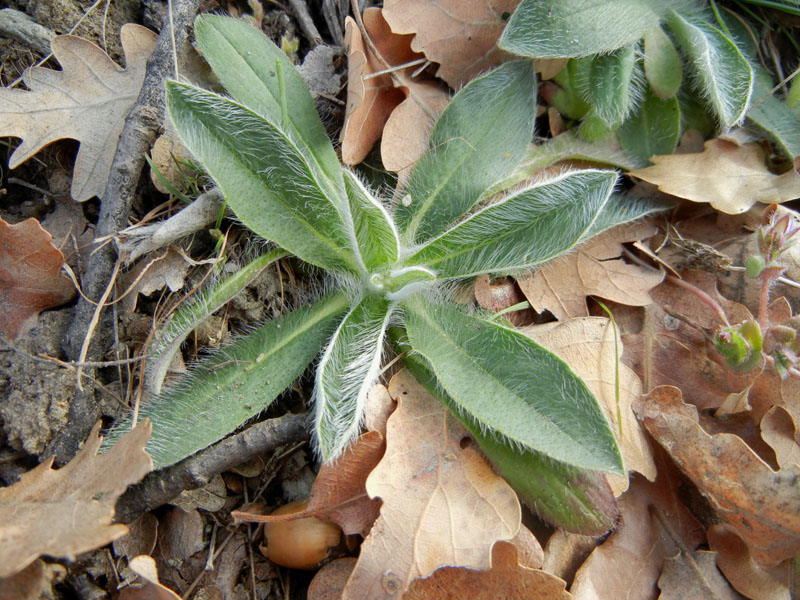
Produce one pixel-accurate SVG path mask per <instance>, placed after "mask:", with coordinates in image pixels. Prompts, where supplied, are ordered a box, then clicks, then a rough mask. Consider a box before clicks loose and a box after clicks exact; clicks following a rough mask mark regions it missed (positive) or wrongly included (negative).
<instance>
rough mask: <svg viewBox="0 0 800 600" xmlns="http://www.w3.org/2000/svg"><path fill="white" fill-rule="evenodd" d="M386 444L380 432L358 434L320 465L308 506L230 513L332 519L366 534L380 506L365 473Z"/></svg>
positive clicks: (257, 519)
mask: <svg viewBox="0 0 800 600" xmlns="http://www.w3.org/2000/svg"><path fill="white" fill-rule="evenodd" d="M376 387H377V386H376ZM385 447H386V446H385V442H384V438H383V434H381V433H380V432H378V431H368V432H366V433H364V434H362V435H360V436H359V437H358V439H357V440H356V441H355V442H354V443H353V444H351V445H350V446H349V447H348V448H347V449H346V450H345V451H344V453H343V454H342V455H341V456H340V457H339V458H338V459H336V461H335V462H332V463H325V464H323V465H322V467H320V470H319V473H318V474H317V478H316V479H315V480H314V484H313V486H312V487H311V495H310V497H309V501H308V506H307V507H306V509H305V510H303V511H300V512H292V513H284V514H279V515H261V514H256V513H249V512H245V511H238V510H235V511H232V512H231V515H232V516H233V517H234V518H235V519H236V520H237V521H241V522H252V523H275V522H278V521H295V520H297V519H304V518H306V517H316V518H318V519H325V520H327V521H333V522H334V523H336V524H337V525H338V526H339V527H340V528H341V529H342V531H343V532H344V533H345V534H347V535H353V534H360V535H363V536H366V535H367V534H368V533H369V530H370V528H371V527H372V524H373V523H374V522H375V519H377V518H378V512H379V510H380V506H381V503H380V500H376V499H374V498H370V497H369V495H368V494H367V490H366V481H367V476H368V475H369V474H370V472H371V471H372V470H373V469H374V468H375V467H376V466H377V464H378V463H379V461H380V460H381V458H382V457H383V453H384V450H385Z"/></svg>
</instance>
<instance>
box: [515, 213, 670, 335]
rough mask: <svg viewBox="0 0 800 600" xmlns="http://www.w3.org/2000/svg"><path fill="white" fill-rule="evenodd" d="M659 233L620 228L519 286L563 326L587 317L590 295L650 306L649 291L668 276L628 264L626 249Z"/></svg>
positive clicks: (522, 279)
mask: <svg viewBox="0 0 800 600" xmlns="http://www.w3.org/2000/svg"><path fill="white" fill-rule="evenodd" d="M655 231H656V229H655V227H653V226H652V225H648V224H647V223H635V224H632V225H624V226H622V227H615V228H614V229H611V230H609V231H607V232H605V233H602V234H600V235H598V236H597V237H595V238H594V239H592V240H591V241H590V242H588V243H586V244H583V245H581V246H579V247H578V248H577V249H576V250H575V252H571V253H570V254H567V255H566V256H565V257H563V258H561V259H559V260H555V261H552V262H550V263H548V264H546V265H544V266H543V267H541V268H539V269H537V270H536V271H534V272H533V273H531V274H530V275H526V276H524V277H519V278H518V279H517V282H518V283H519V287H520V289H522V293H523V294H525V297H526V298H527V299H528V301H529V302H530V303H531V306H533V307H534V309H536V310H537V311H539V312H542V311H544V310H549V311H550V312H551V313H553V316H554V317H556V319H558V320H560V321H563V320H566V319H568V318H570V317H586V316H588V315H589V310H588V308H587V307H586V296H599V297H601V298H605V299H606V300H611V301H613V302H619V303H620V304H628V305H631V306H647V305H648V304H650V303H651V302H652V299H651V298H650V295H649V293H648V292H649V291H650V290H651V289H652V288H654V287H655V286H657V285H658V284H659V283H661V280H662V279H664V274H663V273H662V272H659V271H656V270H654V269H648V268H645V267H641V266H639V265H634V264H629V263H626V262H625V261H623V260H622V258H621V255H622V244H624V243H626V242H633V241H636V240H642V239H645V238H648V237H650V236H651V235H653V233H655Z"/></svg>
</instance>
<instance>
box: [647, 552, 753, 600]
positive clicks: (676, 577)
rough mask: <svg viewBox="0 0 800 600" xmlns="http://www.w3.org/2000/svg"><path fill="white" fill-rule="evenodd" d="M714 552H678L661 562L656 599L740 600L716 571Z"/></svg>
mask: <svg viewBox="0 0 800 600" xmlns="http://www.w3.org/2000/svg"><path fill="white" fill-rule="evenodd" d="M716 554H717V553H716V552H709V551H708V550H695V551H694V552H692V553H691V554H686V553H684V552H679V553H678V554H676V555H675V556H672V557H670V558H668V559H667V560H666V561H664V570H663V572H662V573H661V577H659V578H658V587H659V588H660V589H661V595H660V596H659V600H687V599H688V598H697V599H698V600H700V599H701V598H702V599H703V600H743V599H742V597H741V596H740V595H739V594H738V593H737V592H736V591H735V590H734V589H733V588H732V587H731V586H730V584H729V583H728V582H727V581H726V580H725V578H724V577H723V576H722V574H721V573H720V572H719V570H718V569H717V565H716V562H715V559H716Z"/></svg>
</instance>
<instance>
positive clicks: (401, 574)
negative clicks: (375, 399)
mask: <svg viewBox="0 0 800 600" xmlns="http://www.w3.org/2000/svg"><path fill="white" fill-rule="evenodd" d="M389 393H390V394H391V395H392V397H393V398H395V400H397V402H398V406H397V409H396V410H395V411H394V413H393V414H392V416H391V417H389V421H388V424H387V434H386V454H385V455H384V457H383V459H382V460H381V462H380V463H379V464H378V466H377V467H376V468H375V469H374V470H373V471H372V473H371V474H370V476H369V478H368V479H367V492H368V493H369V494H370V496H372V497H380V498H381V500H382V501H383V505H382V507H381V514H380V517H378V520H377V521H376V522H375V524H374V525H373V527H372V530H371V531H370V534H369V536H368V537H367V538H366V539H365V540H364V543H363V544H362V545H361V554H360V556H359V559H358V563H357V565H356V567H355V569H354V571H353V573H352V575H351V576H350V580H349V581H348V583H347V586H346V588H345V592H344V594H343V596H342V597H343V599H345V600H351V599H355V598H369V599H370V600H378V599H380V598H395V597H398V595H399V594H400V593H402V592H403V591H404V590H406V589H407V588H408V586H409V585H410V584H411V582H412V581H413V580H414V579H418V578H421V577H427V576H429V575H430V574H431V573H433V572H434V571H435V570H436V569H438V568H440V567H445V566H463V567H467V568H472V569H488V568H489V567H490V566H491V565H490V558H491V548H492V546H493V545H494V543H495V542H496V541H498V540H509V539H511V538H513V537H514V536H515V535H516V534H517V532H518V531H519V528H520V518H521V511H520V506H519V501H518V500H517V497H516V494H514V491H513V490H512V489H511V488H510V487H509V486H508V484H507V483H506V482H505V481H503V479H501V478H500V477H498V476H497V475H495V474H494V473H493V472H492V470H491V469H490V468H489V466H488V465H487V464H486V462H485V461H484V459H483V458H482V456H481V454H480V452H479V451H478V449H477V447H476V446H475V445H474V444H472V443H471V440H470V438H469V436H468V434H467V432H466V430H465V429H464V428H463V427H462V426H461V424H460V423H458V421H457V420H456V419H455V418H454V417H453V416H452V415H450V412H449V411H448V409H447V408H446V407H445V406H444V405H442V404H441V403H440V402H439V401H438V400H436V398H434V397H433V396H432V395H431V394H429V393H428V392H427V391H426V390H425V389H424V388H423V387H422V385H421V384H419V383H418V382H417V381H416V380H415V379H414V378H413V377H412V376H411V375H410V374H409V373H408V372H407V371H401V372H400V373H398V374H397V375H395V376H394V377H393V378H392V380H391V382H390V383H389Z"/></svg>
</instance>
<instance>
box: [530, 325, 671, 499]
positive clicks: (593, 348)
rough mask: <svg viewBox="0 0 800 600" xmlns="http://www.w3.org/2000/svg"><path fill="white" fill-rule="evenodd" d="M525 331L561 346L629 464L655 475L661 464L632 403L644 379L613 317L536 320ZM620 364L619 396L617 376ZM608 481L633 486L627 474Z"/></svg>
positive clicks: (617, 490)
mask: <svg viewBox="0 0 800 600" xmlns="http://www.w3.org/2000/svg"><path fill="white" fill-rule="evenodd" d="M520 331H522V332H523V333H524V334H525V335H527V336H528V337H530V338H532V339H533V340H535V341H536V342H537V343H539V344H541V345H542V346H544V347H545V348H547V349H548V350H550V351H552V352H555V353H556V354H557V355H558V356H559V358H561V359H562V360H563V361H564V362H566V363H567V364H568V365H569V366H570V367H571V368H572V370H573V371H574V372H575V374H576V375H578V377H580V378H581V379H582V380H583V381H584V382H585V383H586V385H587V386H589V389H590V390H591V391H592V394H594V397H595V398H597V400H598V401H599V402H600V406H601V407H602V408H603V412H604V413H605V416H606V419H607V420H608V422H609V425H610V426H611V429H612V431H614V434H615V435H616V437H617V442H618V443H619V446H620V450H621V451H622V459H623V462H624V463H625V468H626V469H627V470H628V471H637V472H639V473H641V474H642V475H644V476H645V477H647V478H648V479H649V480H650V481H653V480H655V478H656V467H655V464H654V463H653V457H652V455H651V453H650V446H649V444H648V441H647V438H646V436H645V433H644V430H643V429H642V427H641V425H640V424H639V422H638V420H637V419H636V415H635V414H634V413H633V409H632V408H631V406H632V404H633V402H635V401H636V400H638V398H639V397H640V396H641V394H642V383H641V382H640V381H639V378H638V377H637V376H636V374H635V373H634V372H633V370H632V369H630V368H629V367H628V366H627V365H625V364H623V363H622V362H621V359H622V352H623V347H622V342H621V341H620V339H619V336H618V334H617V333H616V332H615V330H614V327H613V326H612V324H611V321H610V320H609V319H606V318H603V317H585V318H579V319H570V320H569V321H565V322H563V323H548V324H546V325H534V326H532V327H525V328H522V329H521V330H520ZM615 336H616V345H615ZM617 367H618V369H619V399H618V398H617V388H616V381H615V379H616V373H617ZM620 419H621V421H620ZM620 425H621V427H622V430H621V431H620ZM608 481H609V484H610V485H611V489H612V490H613V491H614V495H615V496H619V495H620V494H622V492H624V491H625V490H626V489H628V477H627V476H625V477H620V476H608Z"/></svg>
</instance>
